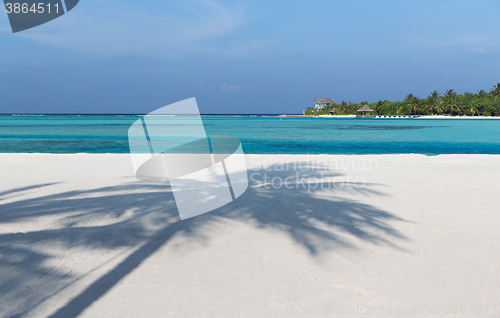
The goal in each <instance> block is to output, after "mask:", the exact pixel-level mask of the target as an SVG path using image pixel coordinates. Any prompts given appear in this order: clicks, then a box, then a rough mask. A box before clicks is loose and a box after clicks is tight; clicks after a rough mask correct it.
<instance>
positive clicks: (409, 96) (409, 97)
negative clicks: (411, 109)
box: [405, 94, 416, 102]
mask: <svg viewBox="0 0 500 318" xmlns="http://www.w3.org/2000/svg"><path fill="white" fill-rule="evenodd" d="M415 98H416V97H415V95H413V94H408V95H406V97H405V101H406V102H409V101H411V100H414V99H415Z"/></svg>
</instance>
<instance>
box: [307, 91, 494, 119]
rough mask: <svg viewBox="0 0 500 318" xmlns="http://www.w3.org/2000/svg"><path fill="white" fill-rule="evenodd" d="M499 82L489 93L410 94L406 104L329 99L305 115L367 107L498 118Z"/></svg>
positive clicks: (343, 112) (380, 110) (386, 112)
mask: <svg viewBox="0 0 500 318" xmlns="http://www.w3.org/2000/svg"><path fill="white" fill-rule="evenodd" d="M499 95H500V83H498V84H496V85H494V86H493V88H492V89H491V90H490V92H489V93H488V92H486V91H485V90H480V91H478V92H477V93H470V92H465V93H464V94H458V93H457V92H455V90H453V89H449V90H447V91H446V92H445V93H444V94H443V95H441V94H440V93H439V92H438V91H433V92H432V93H431V94H430V95H429V96H427V98H419V97H416V96H414V95H413V94H408V95H407V96H406V97H405V99H404V100H403V101H396V102H391V101H388V100H384V101H382V100H379V101H378V102H375V103H368V102H361V103H352V102H346V101H342V102H341V103H338V104H337V103H335V102H333V101H332V100H331V99H330V98H324V97H323V98H320V99H317V98H315V99H314V104H315V107H314V108H311V107H308V108H307V109H306V110H305V111H304V115H313V116H314V115H355V114H356V112H357V111H358V109H360V108H361V107H363V106H368V107H370V108H371V109H373V111H374V113H375V114H377V115H449V116H499V115H500V98H498V97H499Z"/></svg>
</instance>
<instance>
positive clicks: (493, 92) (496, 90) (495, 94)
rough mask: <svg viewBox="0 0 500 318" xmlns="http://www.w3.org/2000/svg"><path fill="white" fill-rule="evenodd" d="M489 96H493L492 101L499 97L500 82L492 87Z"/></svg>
mask: <svg viewBox="0 0 500 318" xmlns="http://www.w3.org/2000/svg"><path fill="white" fill-rule="evenodd" d="M490 95H491V96H493V101H494V102H495V101H496V100H497V97H498V95H500V82H499V83H498V84H497V85H493V88H492V89H491V91H490Z"/></svg>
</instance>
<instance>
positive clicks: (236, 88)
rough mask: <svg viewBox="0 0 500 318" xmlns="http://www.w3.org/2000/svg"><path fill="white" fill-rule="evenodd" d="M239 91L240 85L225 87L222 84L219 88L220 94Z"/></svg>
mask: <svg viewBox="0 0 500 318" xmlns="http://www.w3.org/2000/svg"><path fill="white" fill-rule="evenodd" d="M239 89H240V85H227V84H223V85H222V86H221V88H220V90H221V91H222V92H235V91H237V90H239Z"/></svg>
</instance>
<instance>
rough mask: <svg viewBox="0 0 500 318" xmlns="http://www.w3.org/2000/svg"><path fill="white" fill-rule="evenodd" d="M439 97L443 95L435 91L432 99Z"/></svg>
mask: <svg viewBox="0 0 500 318" xmlns="http://www.w3.org/2000/svg"><path fill="white" fill-rule="evenodd" d="M439 95H441V94H439V92H438V91H433V92H432V93H431V97H432V98H438V97H439Z"/></svg>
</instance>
